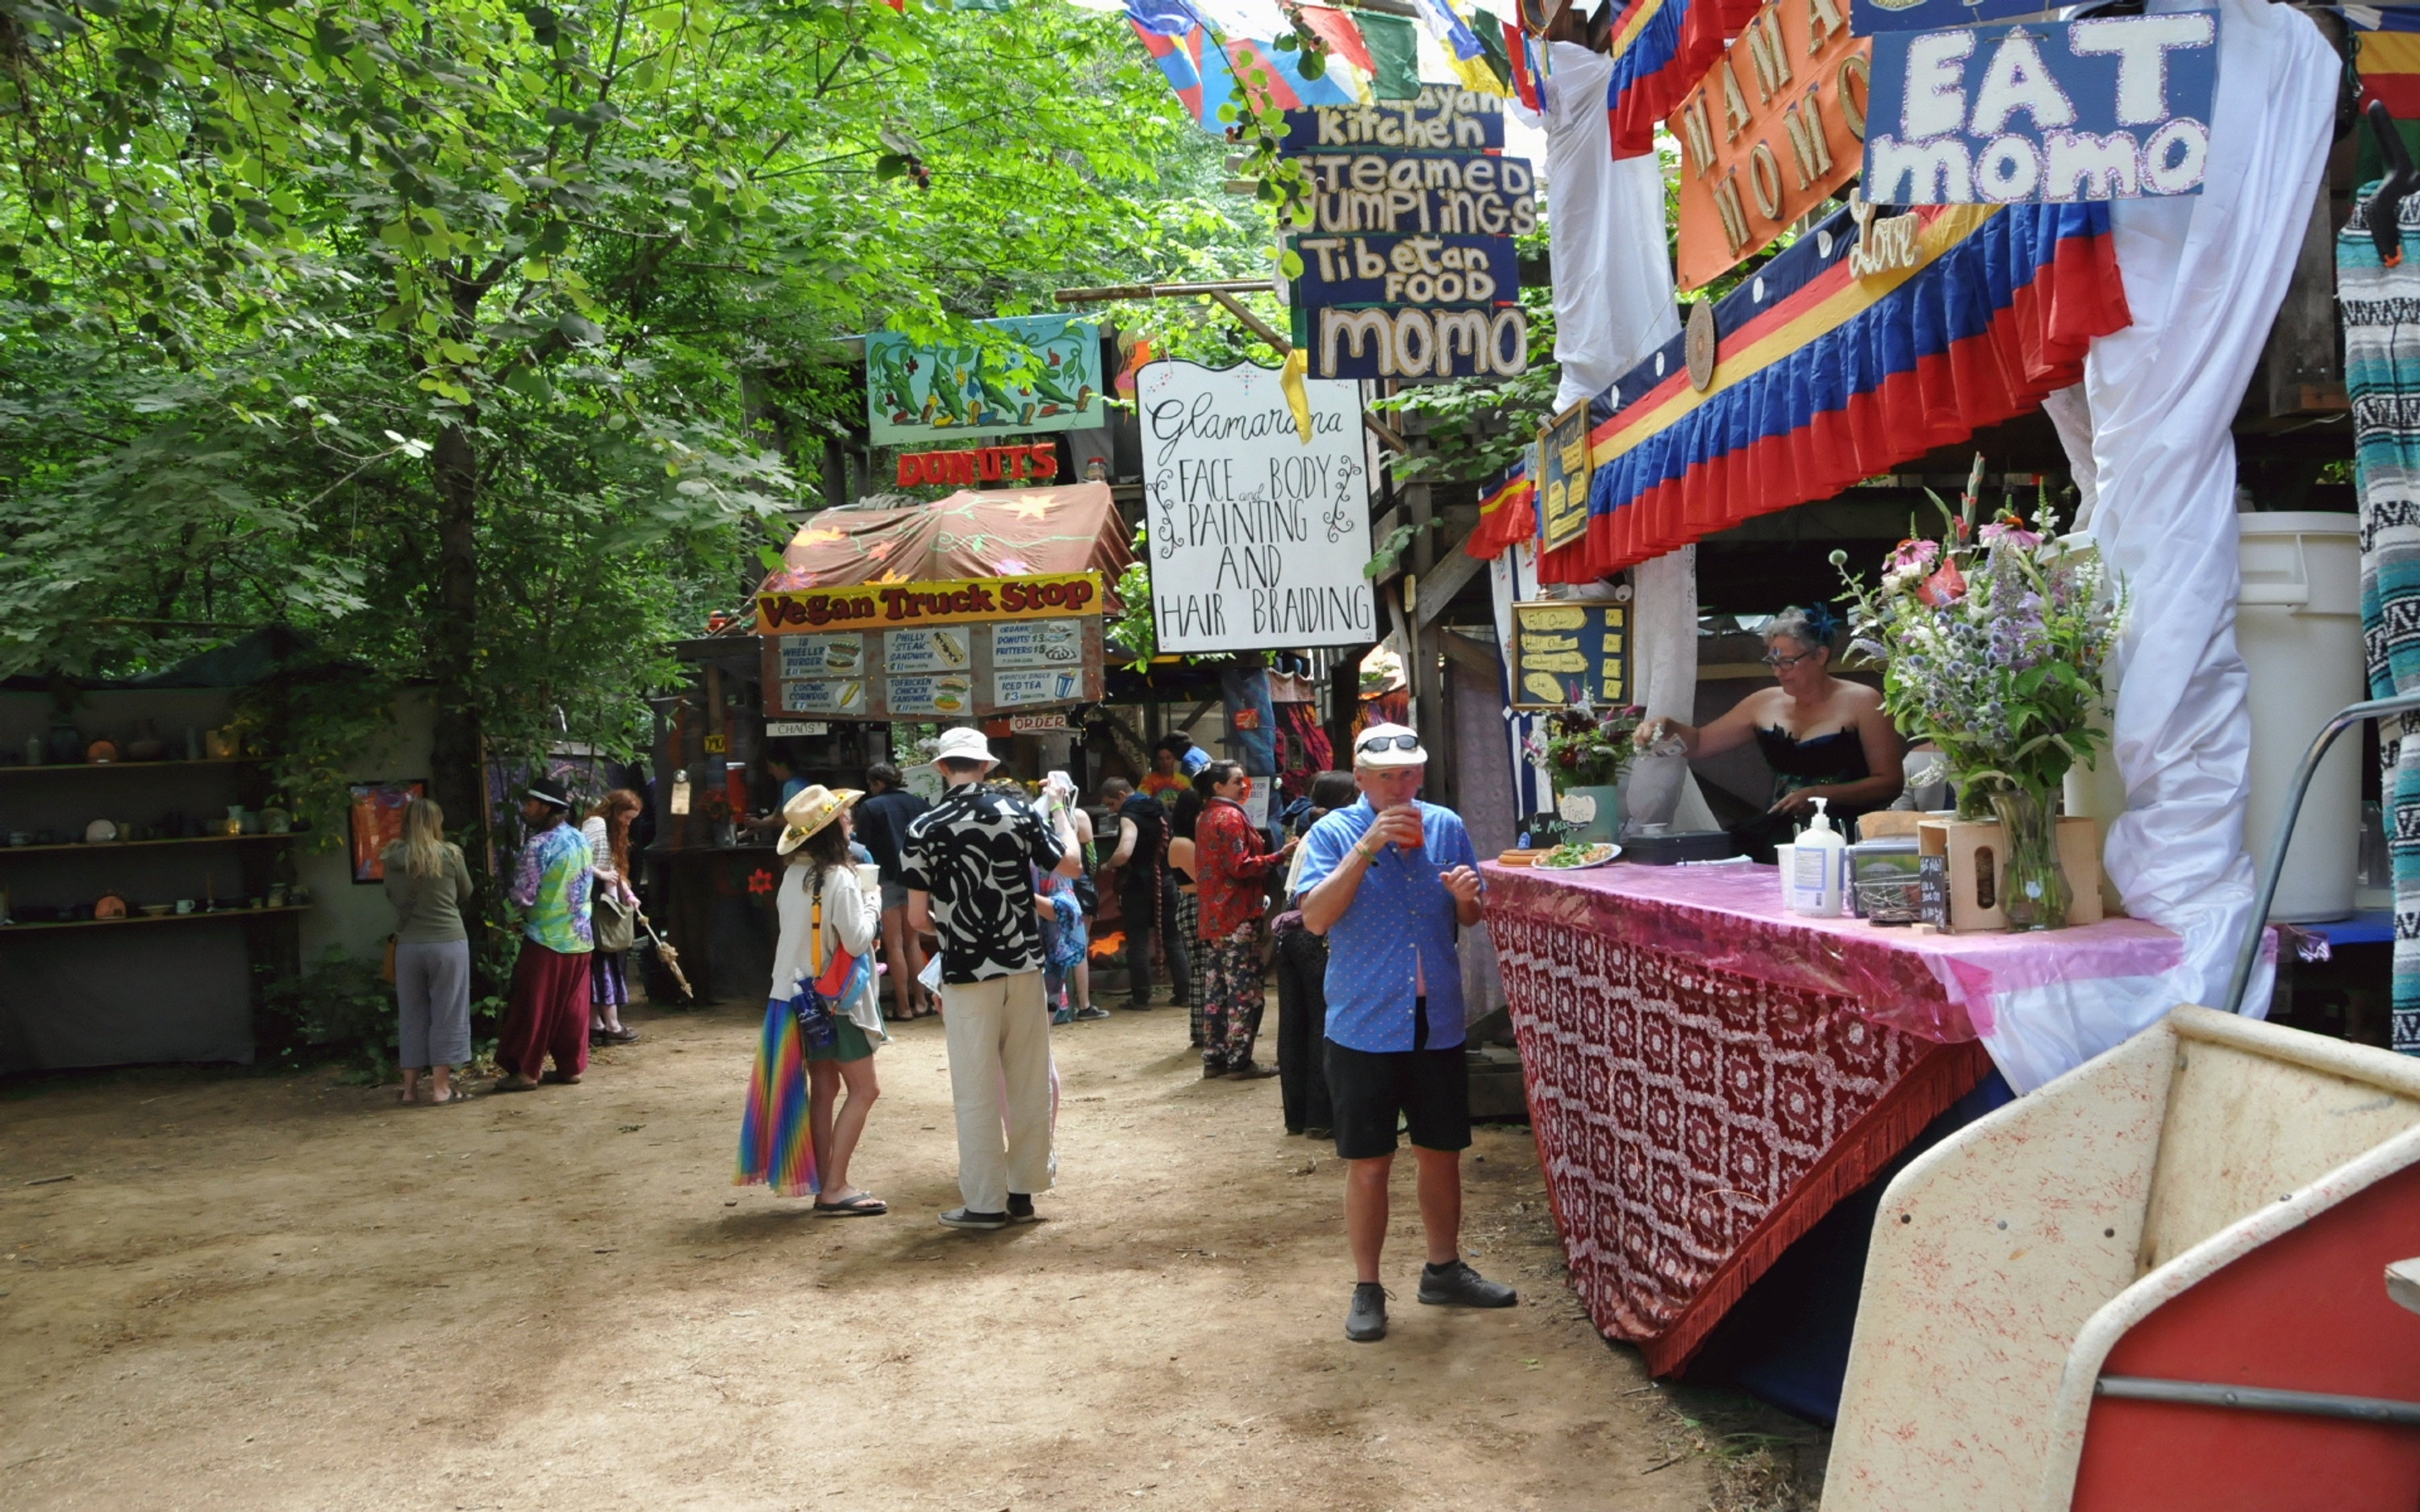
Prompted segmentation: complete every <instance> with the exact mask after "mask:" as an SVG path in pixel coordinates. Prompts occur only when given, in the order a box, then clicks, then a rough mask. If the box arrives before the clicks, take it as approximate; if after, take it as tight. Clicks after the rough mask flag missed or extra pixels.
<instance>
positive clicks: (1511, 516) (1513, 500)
mask: <svg viewBox="0 0 2420 1512" xmlns="http://www.w3.org/2000/svg"><path fill="white" fill-rule="evenodd" d="M1536 497H1537V488H1536V486H1535V485H1534V484H1532V483H1531V482H1530V480H1529V469H1528V464H1526V463H1522V464H1518V465H1515V466H1513V467H1511V468H1508V469H1506V470H1505V471H1502V472H1500V473H1497V475H1496V476H1495V477H1494V478H1491V479H1489V480H1488V481H1487V482H1485V483H1483V484H1481V485H1480V488H1479V523H1478V524H1477V525H1476V526H1474V527H1472V529H1471V532H1470V537H1469V539H1467V540H1466V541H1464V542H1463V543H1462V549H1463V550H1464V552H1465V553H1466V554H1467V555H1470V556H1473V557H1476V558H1478V559H1479V560H1480V561H1481V562H1492V561H1494V560H1495V559H1496V558H1497V557H1499V556H1502V555H1503V554H1504V552H1505V550H1506V549H1507V548H1510V547H1512V546H1515V545H1517V544H1519V543H1520V542H1523V541H1526V540H1528V539H1529V538H1530V537H1532V536H1534V535H1536V534H1537V533H1538V515H1537V506H1536V503H1535V500H1536Z"/></svg>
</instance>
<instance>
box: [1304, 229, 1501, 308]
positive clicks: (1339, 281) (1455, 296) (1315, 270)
mask: <svg viewBox="0 0 2420 1512" xmlns="http://www.w3.org/2000/svg"><path fill="white" fill-rule="evenodd" d="M1289 241H1290V242H1291V244H1292V245H1293V247H1294V250H1295V255H1297V256H1299V257H1300V258H1302V276H1301V277H1300V278H1298V279H1296V280H1295V285H1294V289H1295V302H1297V303H1301V304H1310V305H1322V304H1434V305H1455V304H1496V303H1499V302H1501V301H1508V300H1512V299H1517V298H1518V297H1519V295H1520V289H1521V269H1520V264H1519V262H1518V260H1517V259H1516V257H1515V256H1514V254H1513V250H1512V238H1511V237H1417V236H1415V237H1319V236H1297V237H1292V238H1289Z"/></svg>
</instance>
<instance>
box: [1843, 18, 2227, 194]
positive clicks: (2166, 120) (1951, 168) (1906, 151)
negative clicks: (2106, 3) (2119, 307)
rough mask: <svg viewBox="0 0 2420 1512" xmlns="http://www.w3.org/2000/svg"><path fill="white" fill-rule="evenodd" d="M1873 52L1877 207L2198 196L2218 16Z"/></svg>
mask: <svg viewBox="0 0 2420 1512" xmlns="http://www.w3.org/2000/svg"><path fill="white" fill-rule="evenodd" d="M1873 49H1874V53H1873V83H1872V92H1871V94H1870V96H1869V100H1868V104H1867V109H1866V116H1867V135H1866V161H1865V186H1864V188H1865V197H1866V199H1867V200H1868V201H1869V203H1872V204H1875V205H2005V204H2009V203H2012V202H2015V201H2019V200H2041V201H2047V202H2050V203H2054V204H2067V203H2072V202H2075V201H2078V200H2104V199H2133V198H2135V197H2136V196H2138V195H2149V194H2197V193H2201V186H2202V177H2203V175H2204V173H2205V172H2206V171H2207V169H2208V166H2209V161H2210V133H2211V118H2210V114H2211V96H2212V94H2213V92H2214V91H2215V89H2216V86H2217V81H2218V16H2217V13H2216V12H2214V11H2209V10H2186V11H2178V12H2175V13H2173V14H2168V15H2154V16H2112V17H2106V18H2103V19H2100V20H2094V21H2075V22H2065V23H2032V24H2025V25H2015V26H1952V27H1949V28H1947V29H1945V30H1942V31H1932V32H1885V33H1884V34H1882V35H1881V36H1878V37H1876V38H1874V39H1873Z"/></svg>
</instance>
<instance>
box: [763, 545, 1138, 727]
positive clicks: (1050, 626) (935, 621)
mask: <svg viewBox="0 0 2420 1512" xmlns="http://www.w3.org/2000/svg"><path fill="white" fill-rule="evenodd" d="M1102 601H1103V595H1102V591H1101V579H1100V575H1099V574H1098V573H1092V572H1078V573H1055V574H1040V575H1034V576H1029V577H1020V578H972V579H962V580H958V581H952V582H923V583H866V584H861V585H858V586H853V587H847V588H810V589H798V590H792V591H789V592H785V593H773V594H758V595H756V630H757V633H758V634H759V635H761V636H762V637H764V684H765V714H766V717H768V718H796V717H799V716H801V715H814V716H819V717H829V718H842V719H893V718H922V719H937V718H938V719H953V718H976V717H985V716H988V715H992V714H996V713H999V712H1001V711H1002V710H1007V709H1016V708H1032V707H1047V706H1049V705H1053V704H1070V703H1080V702H1094V701H1097V700H1098V699H1099V698H1100V697H1101V695H1102V691H1103V689H1102V670H1101V669H1102V641H1101V613H1102Z"/></svg>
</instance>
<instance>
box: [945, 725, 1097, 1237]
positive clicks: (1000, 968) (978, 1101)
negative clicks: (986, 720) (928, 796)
mask: <svg viewBox="0 0 2420 1512" xmlns="http://www.w3.org/2000/svg"><path fill="white" fill-rule="evenodd" d="M997 764H998V762H997V761H996V760H995V759H994V757H993V756H992V753H991V746H990V743H989V742H987V741H985V739H984V735H983V732H982V731H980V730H974V729H970V728H965V727H961V728H958V729H954V730H946V731H943V732H942V733H941V739H940V744H939V748H938V750H937V751H936V753H935V755H934V758H933V766H934V769H935V770H936V771H938V772H939V774H940V777H941V781H942V782H943V783H944V784H945V785H946V786H947V787H948V789H949V791H948V792H947V793H944V794H943V795H941V801H940V802H939V803H937V804H935V805H933V807H932V808H930V809H927V810H924V811H923V813H921V814H918V815H917V816H916V818H915V819H914V820H913V821H912V822H911V823H910V824H909V825H907V843H906V844H905V845H903V846H902V847H901V848H900V856H899V859H900V871H901V872H902V873H903V874H904V875H905V876H906V877H907V925H908V927H909V928H910V929H917V930H925V929H929V930H931V931H932V932H933V933H935V934H937V935H939V937H940V941H941V1031H942V1038H943V1040H944V1041H945V1042H946V1043H947V1044H948V1046H949V1051H950V1100H951V1102H952V1103H954V1104H956V1110H957V1121H958V1194H959V1196H962V1197H964V1198H965V1199H966V1205H965V1206H964V1207H959V1208H953V1209H951V1210H950V1211H947V1212H945V1213H943V1214H941V1222H942V1223H943V1224H945V1225H947V1226H949V1227H952V1228H1001V1227H1007V1225H1008V1224H1009V1223H1010V1221H1011V1220H1016V1221H1018V1222H1025V1223H1031V1222H1032V1221H1033V1218H1034V1211H1033V1194H1035V1193H1036V1192H1043V1191H1047V1190H1048V1189H1049V1186H1050V1010H1049V1007H1048V1005H1047V1004H1046V1003H1045V1002H1044V1001H1043V996H1042V925H1041V920H1040V918H1039V916H1038V915H1037V914H1036V913H1035V912H1034V906H1033V883H1032V873H1031V872H1029V871H1028V870H1027V869H1028V868H1029V867H1040V868H1041V869H1042V870H1043V871H1045V872H1055V873H1057V874H1058V875H1060V876H1074V875H1075V874H1076V873H1077V872H1080V871H1082V870H1083V866H1084V856H1083V852H1082V851H1081V850H1079V849H1078V847H1077V844H1076V832H1075V830H1074V828H1073V827H1072V825H1071V823H1070V821H1069V819H1068V817H1067V813H1068V809H1067V804H1068V798H1069V795H1067V794H1065V793H1062V792H1059V791H1057V790H1056V789H1053V790H1052V791H1051V792H1050V793H1048V794H1047V795H1045V797H1044V800H1043V802H1044V807H1045V810H1046V811H1047V813H1048V814H1049V820H1048V822H1047V824H1046V823H1045V822H1044V820H1043V819H1042V818H1041V816H1039V815H1037V814H1035V813H1034V811H1033V810H1032V809H1031V808H1030V807H1028V806H1027V805H1026V804H1025V802H1024V801H1023V800H1022V799H1019V798H1016V797H1013V796H1010V795H1006V794H1002V793H996V792H987V791H985V788H984V785H983V779H984V775H985V773H987V772H989V771H990V770H991V769H992V767H994V766H995V765H997ZM1003 1088H1005V1090H1006V1092H1007V1097H1008V1102H1007V1108H1006V1116H1007V1123H1008V1138H1007V1149H1006V1152H1005V1159H1003V1154H1002V1150H1001V1112H1002V1110H1001V1091H1002V1089H1003Z"/></svg>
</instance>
